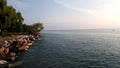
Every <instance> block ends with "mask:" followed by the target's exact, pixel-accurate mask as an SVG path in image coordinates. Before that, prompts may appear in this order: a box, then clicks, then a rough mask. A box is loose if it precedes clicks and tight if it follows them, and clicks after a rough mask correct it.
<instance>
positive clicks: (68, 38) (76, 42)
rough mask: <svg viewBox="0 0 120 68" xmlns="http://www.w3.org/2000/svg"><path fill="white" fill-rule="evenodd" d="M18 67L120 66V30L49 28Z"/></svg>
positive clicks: (101, 67) (98, 67)
mask: <svg viewBox="0 0 120 68" xmlns="http://www.w3.org/2000/svg"><path fill="white" fill-rule="evenodd" d="M41 35H42V36H43V40H42V41H35V42H34V44H33V46H32V47H31V48H30V49H29V50H28V51H27V52H25V53H24V54H23V55H22V57H21V60H19V61H18V62H17V63H15V65H16V66H15V68H120V30H47V31H42V33H41Z"/></svg>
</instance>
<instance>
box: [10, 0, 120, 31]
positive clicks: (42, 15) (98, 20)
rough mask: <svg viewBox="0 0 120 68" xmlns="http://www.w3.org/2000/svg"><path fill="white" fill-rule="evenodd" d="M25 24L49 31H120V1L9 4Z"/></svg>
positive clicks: (15, 0)
mask: <svg viewBox="0 0 120 68" xmlns="http://www.w3.org/2000/svg"><path fill="white" fill-rule="evenodd" d="M8 4H9V5H12V6H14V7H15V8H16V9H17V10H18V11H20V12H22V14H23V17H24V19H25V20H24V23H26V24H33V23H35V22H42V23H43V24H44V26H45V29H96V28H120V0H8Z"/></svg>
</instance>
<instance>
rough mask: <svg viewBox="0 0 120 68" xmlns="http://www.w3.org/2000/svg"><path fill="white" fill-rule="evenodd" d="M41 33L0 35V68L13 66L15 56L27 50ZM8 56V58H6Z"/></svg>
mask: <svg viewBox="0 0 120 68" xmlns="http://www.w3.org/2000/svg"><path fill="white" fill-rule="evenodd" d="M35 40H42V37H41V35H36V36H35V35H12V36H6V37H0V68H6V66H7V68H11V67H14V61H15V60H16V56H18V57H19V56H20V55H18V54H21V53H23V52H25V51H27V50H28V49H29V48H30V47H31V46H32V45H33V43H34V41H35ZM8 58H9V59H8Z"/></svg>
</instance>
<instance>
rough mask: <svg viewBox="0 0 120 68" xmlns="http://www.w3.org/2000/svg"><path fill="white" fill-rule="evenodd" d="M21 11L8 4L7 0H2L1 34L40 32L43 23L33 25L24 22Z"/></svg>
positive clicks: (0, 8) (0, 6)
mask: <svg viewBox="0 0 120 68" xmlns="http://www.w3.org/2000/svg"><path fill="white" fill-rule="evenodd" d="M23 21H24V18H23V16H22V14H21V12H19V11H18V12H17V11H16V9H15V8H13V7H12V6H7V0H0V35H3V34H5V33H12V34H17V33H25V34H38V32H40V31H41V30H42V29H43V28H44V27H43V24H42V23H35V24H33V25H26V24H23Z"/></svg>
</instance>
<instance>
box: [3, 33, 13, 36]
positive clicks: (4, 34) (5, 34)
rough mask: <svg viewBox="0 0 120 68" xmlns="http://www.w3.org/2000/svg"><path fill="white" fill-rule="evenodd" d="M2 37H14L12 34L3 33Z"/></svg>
mask: <svg viewBox="0 0 120 68" xmlns="http://www.w3.org/2000/svg"><path fill="white" fill-rule="evenodd" d="M2 36H3V37H5V36H12V33H10V32H3V34H2Z"/></svg>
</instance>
